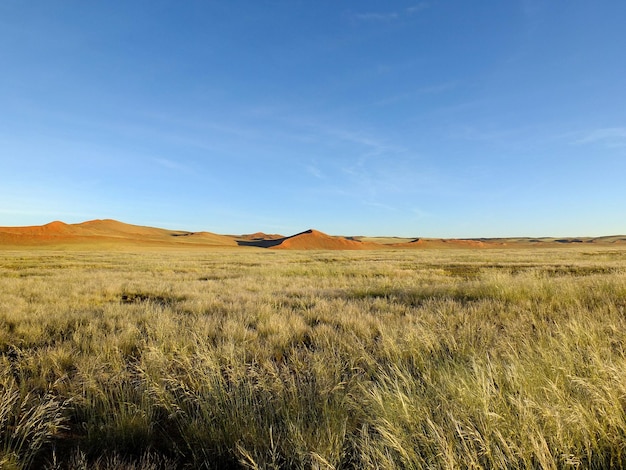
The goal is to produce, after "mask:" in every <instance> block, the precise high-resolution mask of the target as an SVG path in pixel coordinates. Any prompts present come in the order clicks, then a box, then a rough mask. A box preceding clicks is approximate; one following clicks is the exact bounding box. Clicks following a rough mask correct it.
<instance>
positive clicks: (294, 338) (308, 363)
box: [0, 245, 626, 470]
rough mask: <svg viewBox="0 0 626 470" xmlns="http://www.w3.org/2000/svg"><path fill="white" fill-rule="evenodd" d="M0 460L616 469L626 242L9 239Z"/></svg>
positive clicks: (0, 256) (3, 288) (3, 296)
mask: <svg viewBox="0 0 626 470" xmlns="http://www.w3.org/2000/svg"><path fill="white" fill-rule="evenodd" d="M0 397H1V398H2V402H1V404H0V468H3V469H4V468H7V469H12V468H15V469H25V468H48V469H66V468H67V469H84V468H85V469H86V468H96V469H122V468H123V469H136V470H140V469H159V468H207V469H211V468H251V469H253V468H259V469H271V468H274V469H277V468H289V469H291V468H302V469H305V468H307V469H308V468H318V469H333V468H334V469H358V468H380V469H394V468H402V469H405V468H406V469H426V468H428V469H455V468H520V469H521V468H623V467H626V249H624V248H620V247H617V248H616V247H612V248H610V249H609V248H604V247H592V246H581V245H576V246H568V247H560V248H558V249H543V250H530V249H525V250H513V249H511V250H508V251H505V250H495V249H494V250H488V251H480V250H460V249H459V250H441V251H437V250H427V251H418V250H416V251H393V250H389V251H385V250H383V251H359V252H337V251H333V252H314V251H312V252H285V251H282V252H272V251H262V250H259V251H255V250H250V251H247V250H242V249H239V250H237V251H235V250H232V251H228V250H216V251H194V250H191V251H175V250H171V251H167V250H164V251H141V252H140V251H136V252H133V253H123V252H117V253H104V252H102V253H98V252H94V251H84V252H78V251H76V252H55V251H37V252H32V251H30V252H29V251H3V252H0Z"/></svg>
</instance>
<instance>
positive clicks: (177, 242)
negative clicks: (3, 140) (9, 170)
mask: <svg viewBox="0 0 626 470" xmlns="http://www.w3.org/2000/svg"><path fill="white" fill-rule="evenodd" d="M584 244H596V245H626V236H624V235H614V236H605V237H595V238H593V237H582V238H581V237H576V238H527V237H520V238H480V239H437V238H414V239H411V238H398V237H361V236H352V237H345V236H333V235H328V234H325V233H323V232H320V231H318V230H315V229H309V230H305V231H304V232H300V233H297V234H295V235H291V236H283V235H278V234H272V235H268V234H265V233H262V232H257V233H253V234H249V235H220V234H217V233H212V232H188V231H181V230H168V229H162V228H156V227H147V226H142V225H132V224H127V223H124V222H120V221H117V220H113V219H96V220H89V221H86V222H81V223H77V224H67V223H65V222H61V221H58V220H57V221H53V222H50V223H48V224H45V225H35V226H25V227H0V247H20V246H25V247H36V246H44V247H45V246H67V247H71V246H97V245H102V246H114V245H130V246H147V247H150V246H154V247H158V246H163V247H180V248H185V247H188V248H192V247H196V248H203V247H204V248H229V247H230V248H235V247H249V248H265V249H278V250H375V249H384V248H388V249H391V248H397V249H400V248H403V249H420V248H475V249H484V248H498V247H507V246H509V247H514V246H519V247H526V246H527V247H539V246H564V245H584Z"/></svg>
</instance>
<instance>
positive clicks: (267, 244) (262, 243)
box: [236, 238, 286, 248]
mask: <svg viewBox="0 0 626 470" xmlns="http://www.w3.org/2000/svg"><path fill="white" fill-rule="evenodd" d="M285 240H286V238H277V239H273V240H266V239H261V238H260V239H257V240H236V241H237V245H239V246H255V247H257V248H271V247H273V246H278V245H280V244H281V243H282V242H284V241H285Z"/></svg>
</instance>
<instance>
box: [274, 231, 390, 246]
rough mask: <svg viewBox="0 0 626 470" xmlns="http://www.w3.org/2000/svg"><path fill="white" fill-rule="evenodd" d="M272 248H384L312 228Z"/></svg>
mask: <svg viewBox="0 0 626 470" xmlns="http://www.w3.org/2000/svg"><path fill="white" fill-rule="evenodd" d="M272 248H273V249H276V250H372V249H376V248H382V245H379V244H377V243H367V242H359V241H355V240H349V239H347V238H344V237H332V236H330V235H326V234H325V233H322V232H318V231H317V230H313V229H311V230H307V231H305V232H301V233H298V234H296V235H293V236H291V237H287V238H285V239H284V240H283V241H282V243H280V244H279V245H276V246H274V247H272Z"/></svg>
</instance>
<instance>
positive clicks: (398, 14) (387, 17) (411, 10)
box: [354, 2, 430, 21]
mask: <svg viewBox="0 0 626 470" xmlns="http://www.w3.org/2000/svg"><path fill="white" fill-rule="evenodd" d="M429 6H430V5H429V4H428V2H419V3H417V4H415V5H413V6H410V7H407V8H404V9H402V10H393V11H384V12H364V13H357V14H355V15H354V16H355V18H356V19H357V20H360V21H396V20H399V19H401V18H403V17H407V16H411V15H415V14H417V13H420V12H421V11H423V10H426V9H427V8H428V7H429Z"/></svg>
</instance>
